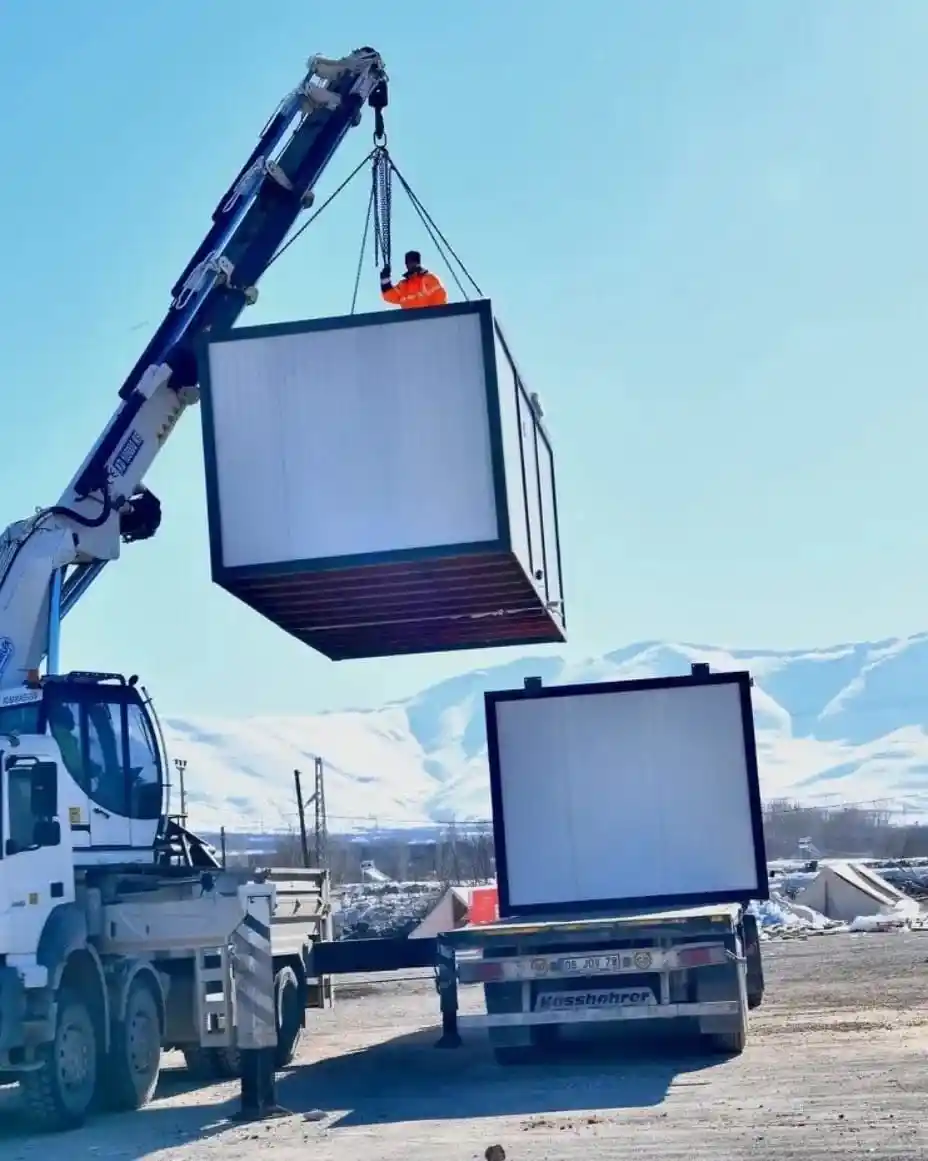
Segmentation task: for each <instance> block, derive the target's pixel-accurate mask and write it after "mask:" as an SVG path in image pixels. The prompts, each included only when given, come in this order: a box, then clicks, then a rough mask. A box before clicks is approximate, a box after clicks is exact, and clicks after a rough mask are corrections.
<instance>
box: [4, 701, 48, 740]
mask: <svg viewBox="0 0 928 1161" xmlns="http://www.w3.org/2000/svg"><path fill="white" fill-rule="evenodd" d="M41 705H42V703H41V702H39V701H32V702H28V703H27V704H26V705H8V706H3V707H0V735H2V734H6V735H7V737H9V736H10V735H13V736H15V737H21V736H22V735H23V734H41V733H42V732H43V731H42V727H41V725H40V724H39V720H40V716H41V715H40V711H41Z"/></svg>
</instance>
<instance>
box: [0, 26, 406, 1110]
mask: <svg viewBox="0 0 928 1161" xmlns="http://www.w3.org/2000/svg"><path fill="white" fill-rule="evenodd" d="M386 103H387V74H386V72H385V69H384V64H383V61H382V59H381V57H380V56H379V54H378V53H377V52H375V51H374V50H373V49H371V48H369V47H364V48H360V49H358V50H356V51H355V52H353V53H351V54H350V55H349V56H346V57H344V58H341V59H331V58H327V57H323V56H314V57H312V58H311V59H310V61H309V63H308V67H307V70H306V73H305V75H304V77H303V79H302V80H301V81H300V83H299V84H298V85H297V86H296V87H295V88H294V89H293V90H292V91H291V92H290V93H289V94H288V95H287V96H286V97H285V98H284V99H283V101H282V102H281V103H280V105H279V106H278V108H277V109H276V110H275V112H274V113H273V115H272V116H271V118H270V120H269V121H268V122H267V124H266V126H265V127H264V129H263V131H262V133H261V135H260V138H259V141H258V143H257V145H256V146H255V147H254V149H253V150H252V152H251V155H250V156H249V157H248V159H247V160H246V162H245V164H244V165H243V166H242V168H241V170H240V171H239V172H238V174H237V175H236V177H235V180H234V181H233V182H232V183H231V185H230V186H229V187H228V189H227V190H226V191H225V193H224V194H223V196H222V197H221V198H220V200H219V203H218V205H217V207H216V210H215V212H214V213H213V215H212V223H211V225H210V228H209V230H208V232H207V234H206V236H205V238H204V239H203V241H202V242H201V244H200V245H199V246H198V248H197V250H196V252H195V253H194V254H193V256H192V257H191V259H190V261H189V262H188V263H187V265H186V266H185V268H184V269H183V271H182V272H181V275H180V277H179V278H178V280H177V282H176V284H175V285H174V287H173V290H172V294H171V303H170V306H169V308H168V311H167V314H166V315H165V317H164V320H163V322H162V323H161V325H160V326H159V327H158V329H157V331H156V332H155V334H154V336H153V337H152V339H151V341H150V342H149V344H148V346H147V347H146V349H145V351H144V352H143V353H142V355H141V357H140V358H139V360H138V362H137V363H136V365H135V367H133V369H132V370H131V372H130V373H129V376H128V378H127V379H126V381H125V382H124V383H123V385H122V386H121V387H120V389H119V400H118V403H117V406H116V409H115V411H114V413H113V415H112V417H111V418H110V420H109V422H108V423H107V424H106V426H105V428H104V429H103V432H102V433H101V435H100V436H99V438H98V439H97V440H96V442H95V443H94V445H93V446H92V448H91V449H90V451H89V452H88V454H87V456H86V458H85V459H84V461H83V463H82V464H81V465H80V467H79V468H78V470H77V472H76V473H75V475H74V477H73V478H72V479H71V481H70V483H69V484H68V485H67V487H66V488H65V490H64V492H63V493H62V495H61V497H60V499H59V500H58V502H57V503H56V504H54V505H52V506H51V507H47V508H43V509H41V510H40V511H38V512H37V513H35V514H34V515H32V516H29V517H27V518H26V519H24V520H20V521H18V522H16V523H14V524H12V525H10V527H8V528H7V529H6V531H5V533H4V534H3V536H2V537H0V1081H2V1080H3V1079H13V1080H18V1081H19V1083H20V1086H21V1088H22V1090H23V1093H24V1097H25V1102H26V1105H27V1108H28V1109H29V1110H30V1111H31V1112H32V1113H33V1114H34V1115H35V1116H36V1117H37V1118H38V1119H39V1120H40V1121H41V1123H42V1124H43V1126H44V1127H46V1128H57V1129H63V1128H68V1127H73V1126H76V1125H78V1124H80V1123H81V1122H82V1120H83V1119H84V1118H85V1116H86V1115H87V1113H88V1111H89V1110H90V1109H91V1107H93V1106H94V1105H106V1106H108V1107H112V1108H121V1109H131V1108H138V1107H141V1106H142V1105H143V1104H145V1103H146V1101H147V1100H149V1098H150V1097H151V1095H152V1093H153V1092H154V1089H155V1086H156V1084H157V1079H158V1071H159V1067H160V1058H161V1052H162V1049H163V1048H166V1047H179V1048H181V1049H183V1050H184V1051H185V1054H186V1056H187V1059H188V1063H189V1064H190V1065H191V1066H195V1067H197V1068H198V1069H201V1070H202V1069H203V1068H204V1067H206V1068H207V1069H208V1068H209V1066H210V1062H212V1067H214V1068H218V1067H219V1064H218V1062H220V1061H222V1060H225V1061H226V1062H227V1064H228V1062H229V1061H230V1059H232V1058H233V1057H234V1052H235V1010H234V989H233V988H232V987H231V985H230V966H229V965H230V958H229V945H230V939H231V937H232V934H233V933H234V932H235V931H236V929H238V928H239V927H240V926H241V925H242V924H243V923H246V924H247V923H248V922H249V919H250V918H251V915H250V910H249V909H250V907H251V906H252V905H253V904H254V901H255V900H256V899H261V898H264V899H265V901H266V900H267V899H268V898H269V897H271V898H272V900H274V901H276V902H274V903H272V906H273V907H274V921H273V923H272V940H271V942H272V946H273V955H274V967H275V995H274V1004H275V1010H276V1018H277V1023H278V1063H281V1062H282V1061H283V1060H286V1058H287V1056H288V1054H292V1050H293V1047H294V1043H295V1039H296V1037H297V1034H298V1028H299V1025H300V1023H301V1021H302V1018H303V1012H304V1009H305V1005H306V1003H307V993H308V991H309V989H310V988H311V986H312V980H310V979H309V977H308V976H307V975H306V972H305V970H304V969H305V964H304V961H305V959H306V956H305V955H304V951H305V943H306V940H307V939H308V938H311V937H312V930H315V932H316V934H321V933H324V931H325V924H326V915H327V907H328V901H327V895H326V892H327V878H326V876H325V873H324V872H305V873H303V874H302V876H301V875H300V874H299V873H293V874H290V875H289V880H290V882H289V883H281V881H280V879H281V875H280V874H279V873H269V874H258V875H254V874H252V875H249V874H247V873H245V872H241V873H235V872H233V871H231V870H226V869H224V868H223V867H221V865H220V863H219V860H218V859H217V857H216V853H215V851H214V850H213V849H212V848H211V847H210V846H209V845H208V844H207V843H205V842H203V841H201V840H200V839H199V838H198V837H197V836H196V835H194V834H193V833H191V832H190V831H189V830H187V828H186V826H185V825H182V824H181V823H180V822H179V821H177V820H176V819H172V818H171V817H170V815H169V803H168V779H167V776H166V771H167V769H168V765H167V757H166V753H165V744H164V737H163V734H162V731H161V729H160V726H159V724H158V719H157V715H156V713H155V709H154V705H153V703H152V700H151V698H150V697H149V696H148V695H147V693H146V692H145V690H144V687H143V686H141V685H140V684H139V681H138V679H137V677H135V676H129V677H125V676H122V675H118V674H110V673H100V672H94V671H90V670H87V671H80V672H69V673H61V672H59V668H60V631H61V623H62V621H63V619H64V617H65V616H67V614H68V613H70V612H71V611H72V610H73V609H74V608H75V607H76V605H77V603H78V602H79V601H80V599H81V598H82V597H83V596H84V595H85V594H86V593H87V592H88V590H89V589H90V587H91V585H92V584H93V582H94V580H95V579H96V578H97V577H98V576H99V575H100V574H101V572H102V571H103V569H104V568H105V567H106V565H107V564H109V563H110V562H112V561H114V560H117V559H118V558H119V555H120V551H121V547H122V545H123V544H131V543H134V542H136V541H142V540H147V539H150V538H151V537H152V536H153V535H154V534H155V533H156V532H157V530H158V527H159V525H160V523H161V505H160V502H159V500H158V498H157V497H156V496H155V494H154V493H153V492H152V491H151V490H150V489H149V488H147V487H146V486H145V483H144V481H145V478H146V476H147V474H148V472H149V469H150V468H151V466H152V464H153V462H154V460H155V457H156V456H157V454H158V452H159V451H160V450H161V448H162V447H163V446H164V444H165V442H166V441H167V439H168V437H169V436H170V434H171V432H172V431H173V429H174V427H175V425H176V424H177V422H178V420H179V419H180V417H181V416H182V415H183V413H184V412H185V411H186V410H188V409H189V408H190V407H191V406H192V405H194V404H196V403H197V401H198V398H199V390H198V384H197V378H198V375H197V346H198V343H200V342H201V341H202V340H203V339H204V337H205V336H206V335H207V334H209V333H210V332H212V333H214V334H215V333H220V332H222V331H223V330H226V329H228V328H230V327H232V326H233V324H234V323H235V321H236V320H237V318H238V316H239V314H240V313H241V311H242V310H243V308H244V307H245V306H246V305H249V304H251V303H253V302H254V301H255V300H256V297H257V290H256V285H257V283H258V281H259V279H260V277H261V275H262V274H263V273H264V271H265V270H266V268H267V267H268V265H269V264H270V263H271V262H272V261H273V259H274V257H275V255H276V254H277V253H278V252H279V249H280V247H281V246H282V244H283V243H284V242H285V239H286V238H287V235H288V234H289V232H290V231H291V229H292V227H293V225H294V223H295V222H296V220H297V218H298V217H299V215H300V214H301V213H302V212H303V211H305V210H307V209H308V208H309V207H310V206H311V205H312V202H313V199H314V190H315V187H316V185H317V183H318V181H319V179H320V177H321V176H322V174H323V172H324V171H325V169H326V167H327V165H328V164H329V162H330V160H331V159H332V157H333V155H334V154H335V152H336V150H337V149H338V147H339V145H340V144H341V143H342V141H343V140H344V139H345V137H346V135H347V134H348V133H349V131H350V130H351V129H352V128H355V127H357V126H358V125H360V123H361V121H362V116H363V110H364V108H365V106H369V107H371V108H372V109H373V110H374V115H375V135H374V136H375V141H377V139H378V138H382V137H383V112H382V111H383V109H384V107H385V106H386ZM275 880H276V881H275ZM307 897H308V898H309V900H310V906H308V907H307V906H306V905H305V900H306V898H307ZM288 898H289V899H290V900H291V904H290V905H288V904H287V900H288ZM294 921H295V925H294ZM314 925H315V926H314ZM228 1066H229V1067H232V1065H231V1064H229V1065H228Z"/></svg>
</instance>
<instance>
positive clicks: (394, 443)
mask: <svg viewBox="0 0 928 1161" xmlns="http://www.w3.org/2000/svg"><path fill="white" fill-rule="evenodd" d="M200 381H201V386H202V389H203V434H204V451H205V463H206V484H207V501H208V508H209V521H210V545H211V562H212V575H213V579H214V581H216V582H217V583H218V584H219V585H221V586H222V587H223V588H224V589H226V590H227V591H228V592H230V593H232V594H233V595H234V596H236V597H238V598H239V599H240V600H242V601H244V602H245V603H246V604H248V605H250V606H251V607H252V608H254V609H256V610H257V611H258V612H260V613H262V614H263V615H264V616H265V617H267V618H268V619H269V620H271V621H272V622H274V623H275V624H276V625H278V626H280V627H281V628H282V629H284V630H286V631H287V632H288V633H291V634H292V635H293V636H295V637H297V638H298V639H299V640H301V641H304V642H306V643H307V644H308V645H310V646H312V647H313V648H314V649H317V650H318V651H319V652H321V653H323V654H325V655H326V656H328V657H330V658H333V659H335V660H340V659H347V658H360V657H377V656H389V655H398V654H405V653H428V652H438V651H444V650H451V649H462V648H484V647H492V646H505V645H528V644H540V643H544V642H556V641H563V640H564V639H565V636H566V628H565V616H564V599H563V591H562V579H561V560H560V546H559V537H558V517H557V496H556V489H555V480H554V457H553V453H552V449H551V443H550V439H549V437H548V433H547V432H546V430H545V427H544V425H543V422H542V420H541V418H540V416H539V414H538V409H537V408H536V407H535V406H534V405H533V402H532V399H531V397H530V396H529V394H528V392H527V390H526V388H525V386H524V385H523V383H522V381H521V379H520V377H519V374H518V371H517V369H516V366H515V363H514V360H513V359H512V356H511V353H510V350H509V347H508V345H507V343H506V340H505V338H504V336H503V333H502V331H501V329H500V327H499V325H498V323H497V322H496V320H495V319H494V317H493V312H492V307H491V304H490V302H489V301H486V300H484V301H480V302H476V303H463V304H456V305H452V306H445V307H438V308H432V309H426V310H419V311H405V312H399V311H397V312H389V311H383V312H377V313H373V314H364V315H352V316H349V317H344V318H332V319H315V320H311V321H307V322H294V323H284V324H279V325H270V326H259V327H247V328H242V329H239V330H234V331H232V332H230V333H229V334H227V335H223V336H221V337H219V338H215V339H213V340H212V341H211V342H210V343H209V344H208V345H207V346H206V347H205V349H204V351H203V356H202V366H201V375H200Z"/></svg>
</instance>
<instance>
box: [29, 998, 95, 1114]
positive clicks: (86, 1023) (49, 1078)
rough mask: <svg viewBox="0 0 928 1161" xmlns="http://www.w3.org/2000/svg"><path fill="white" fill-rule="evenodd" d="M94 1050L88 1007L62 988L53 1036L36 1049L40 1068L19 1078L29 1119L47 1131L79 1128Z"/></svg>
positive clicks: (91, 1093)
mask: <svg viewBox="0 0 928 1161" xmlns="http://www.w3.org/2000/svg"><path fill="white" fill-rule="evenodd" d="M98 1051H99V1047H98V1037H97V1029H96V1028H95V1027H94V1022H93V1017H92V1016H91V1014H90V1008H89V1007H88V1005H87V1004H86V1003H85V1002H84V1000H83V999H81V997H80V996H79V995H78V994H77V993H76V992H73V991H71V989H69V988H62V989H61V991H60V992H59V994H58V1013H57V1017H56V1020H55V1038H54V1040H53V1041H52V1043H51V1044H45V1045H43V1046H42V1048H41V1050H40V1059H41V1062H42V1063H41V1067H40V1068H37V1069H30V1070H29V1071H28V1072H24V1073H23V1074H22V1075H21V1077H20V1082H19V1083H20V1089H21V1091H22V1094H23V1101H24V1103H25V1106H26V1111H27V1113H28V1115H29V1117H30V1119H31V1120H33V1121H34V1122H35V1123H36V1124H37V1125H40V1126H41V1127H42V1128H43V1129H45V1130H46V1131H50V1132H62V1131H63V1130H65V1129H77V1128H80V1126H81V1125H82V1124H83V1123H84V1121H85V1120H86V1118H87V1114H88V1112H89V1111H90V1109H91V1106H92V1105H93V1101H94V1097H95V1095H96V1089H97V1056H98Z"/></svg>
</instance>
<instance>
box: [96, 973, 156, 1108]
mask: <svg viewBox="0 0 928 1161" xmlns="http://www.w3.org/2000/svg"><path fill="white" fill-rule="evenodd" d="M107 1063H108V1067H107V1074H106V1078H105V1083H104V1086H103V1087H104V1091H103V1100H104V1102H105V1104H106V1107H107V1108H109V1109H113V1110H118V1111H129V1110H134V1109H141V1108H143V1107H144V1106H145V1105H147V1104H148V1102H149V1101H150V1100H151V1098H152V1097H153V1096H154V1095H155V1089H156V1088H157V1087H158V1076H159V1074H160V1072H161V1020H160V1017H159V1013H158V1002H157V1000H156V999H155V997H154V996H153V995H152V990H151V987H150V986H149V985H148V983H146V981H145V980H140V979H137V980H135V981H134V982H133V984H132V986H131V987H130V988H129V995H128V996H127V997H126V1015H125V1019H124V1020H119V1021H117V1022H116V1024H115V1025H114V1027H113V1038H112V1043H111V1046H110V1055H109V1058H108V1062H107Z"/></svg>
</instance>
